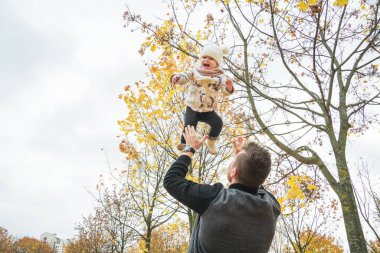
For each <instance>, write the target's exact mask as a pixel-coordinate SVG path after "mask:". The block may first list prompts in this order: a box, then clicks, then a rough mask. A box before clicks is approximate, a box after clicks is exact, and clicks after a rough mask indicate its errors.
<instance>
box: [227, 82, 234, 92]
mask: <svg viewBox="0 0 380 253" xmlns="http://www.w3.org/2000/svg"><path fill="white" fill-rule="evenodd" d="M233 83H234V82H233V81H232V80H231V79H227V81H226V89H227V91H228V92H230V93H232V92H233V91H234V85H233Z"/></svg>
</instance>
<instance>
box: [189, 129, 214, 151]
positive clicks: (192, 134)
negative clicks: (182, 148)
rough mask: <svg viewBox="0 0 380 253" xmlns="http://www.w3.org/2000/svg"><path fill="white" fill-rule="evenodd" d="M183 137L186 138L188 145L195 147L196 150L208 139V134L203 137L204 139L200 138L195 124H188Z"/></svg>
mask: <svg viewBox="0 0 380 253" xmlns="http://www.w3.org/2000/svg"><path fill="white" fill-rule="evenodd" d="M183 137H184V138H185V141H186V145H189V146H191V147H193V148H194V149H195V150H197V149H199V148H200V147H201V146H202V144H203V142H205V140H207V139H208V135H205V136H203V137H202V139H200V140H199V139H198V137H197V132H196V131H195V128H194V127H193V126H186V127H185V132H184V133H183Z"/></svg>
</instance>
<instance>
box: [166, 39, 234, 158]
mask: <svg viewBox="0 0 380 253" xmlns="http://www.w3.org/2000/svg"><path fill="white" fill-rule="evenodd" d="M228 53H229V48H227V47H219V46H217V45H214V44H212V45H207V46H205V47H204V48H203V50H202V52H201V54H200V60H199V62H198V65H197V66H196V67H195V68H193V69H192V70H190V71H188V72H184V73H179V74H175V75H173V76H172V78H171V82H172V84H177V83H178V84H185V83H188V84H189V85H188V86H189V87H188V92H187V94H186V100H185V104H186V112H185V126H184V127H186V126H188V125H190V126H194V128H196V127H197V124H198V122H199V121H201V122H205V123H207V124H209V125H210V127H211V128H210V132H209V134H208V139H207V140H206V146H207V149H208V151H209V152H210V154H213V155H216V154H217V153H218V148H217V140H218V137H219V134H220V132H221V131H222V127H223V121H222V119H221V118H220V117H219V115H218V114H217V113H216V112H215V110H216V109H217V105H218V99H219V94H220V92H223V93H224V94H227V95H229V94H231V93H233V92H234V86H233V81H232V80H231V79H229V78H227V77H226V76H225V75H224V71H223V70H222V68H221V64H222V60H223V55H226V54H228ZM185 146H186V142H185V138H184V137H183V136H182V137H181V143H180V144H178V145H177V149H178V150H183V149H184V148H185Z"/></svg>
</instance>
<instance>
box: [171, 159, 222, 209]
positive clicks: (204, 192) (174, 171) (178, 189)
mask: <svg viewBox="0 0 380 253" xmlns="http://www.w3.org/2000/svg"><path fill="white" fill-rule="evenodd" d="M190 164H191V158H190V157H188V156H186V155H182V156H180V157H179V158H178V159H177V160H176V161H175V162H174V163H173V164H172V165H171V167H170V168H169V170H168V172H167V173H166V175H165V178H164V187H165V189H166V190H167V191H168V193H169V194H170V195H171V196H172V197H173V198H175V199H176V200H178V201H179V202H181V203H182V204H184V205H185V206H187V207H189V208H190V209H192V210H193V211H195V212H196V213H198V214H199V215H202V214H203V213H204V212H205V211H206V210H207V208H208V207H209V206H210V204H211V202H212V201H213V200H214V199H215V197H216V196H217V195H218V194H219V192H220V191H221V190H222V189H223V188H224V187H223V185H222V184H221V183H216V184H213V185H209V184H198V183H195V182H193V181H190V180H187V179H185V177H186V174H187V172H188V169H189V165H190Z"/></svg>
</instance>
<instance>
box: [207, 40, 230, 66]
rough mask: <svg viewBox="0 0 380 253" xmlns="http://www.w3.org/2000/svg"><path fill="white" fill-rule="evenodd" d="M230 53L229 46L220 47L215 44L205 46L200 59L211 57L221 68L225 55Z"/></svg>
mask: <svg viewBox="0 0 380 253" xmlns="http://www.w3.org/2000/svg"><path fill="white" fill-rule="evenodd" d="M229 52H230V48H229V47H227V46H220V47H219V46H218V45H215V44H211V45H207V46H204V47H203V49H202V52H201V55H200V58H202V57H203V56H210V57H212V58H214V60H215V61H216V62H217V63H218V65H219V66H221V64H222V60H223V55H227V54H228V53H229Z"/></svg>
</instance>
